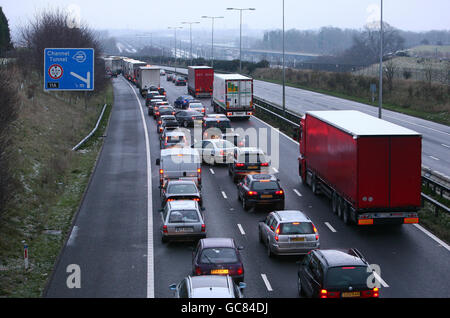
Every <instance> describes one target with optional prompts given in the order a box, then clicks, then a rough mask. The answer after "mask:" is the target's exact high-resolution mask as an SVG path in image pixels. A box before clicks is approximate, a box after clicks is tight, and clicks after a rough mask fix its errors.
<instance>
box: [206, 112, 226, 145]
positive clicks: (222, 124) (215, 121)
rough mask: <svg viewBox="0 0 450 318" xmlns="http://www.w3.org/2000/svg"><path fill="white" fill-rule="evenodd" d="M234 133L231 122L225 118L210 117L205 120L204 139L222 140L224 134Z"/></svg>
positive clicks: (218, 116)
mask: <svg viewBox="0 0 450 318" xmlns="http://www.w3.org/2000/svg"><path fill="white" fill-rule="evenodd" d="M232 131H233V128H231V123H230V120H229V119H228V118H227V117H225V116H220V115H217V116H210V115H208V116H205V118H204V119H203V126H202V133H203V138H204V139H211V138H222V134H224V133H230V132H232Z"/></svg>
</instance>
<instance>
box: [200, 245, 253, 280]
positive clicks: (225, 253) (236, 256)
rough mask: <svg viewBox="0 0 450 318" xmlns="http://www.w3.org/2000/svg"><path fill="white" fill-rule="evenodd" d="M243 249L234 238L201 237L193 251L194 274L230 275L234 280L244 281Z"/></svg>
mask: <svg viewBox="0 0 450 318" xmlns="http://www.w3.org/2000/svg"><path fill="white" fill-rule="evenodd" d="M242 249H243V247H241V246H240V247H237V246H236V244H235V242H234V239H232V238H204V239H201V240H200V241H199V242H198V244H197V247H196V249H195V251H194V252H193V253H192V275H194V276H200V275H229V276H231V277H232V278H233V280H234V281H237V282H242V281H244V264H243V263H242V260H241V255H240V252H239V251H240V250H242Z"/></svg>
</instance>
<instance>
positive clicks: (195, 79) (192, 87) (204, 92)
mask: <svg viewBox="0 0 450 318" xmlns="http://www.w3.org/2000/svg"><path fill="white" fill-rule="evenodd" d="M213 83H214V70H213V68H212V67H209V66H189V67H188V85H187V87H188V93H189V95H192V96H194V97H196V98H197V97H211V96H212V93H213Z"/></svg>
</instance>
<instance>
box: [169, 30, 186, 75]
mask: <svg viewBox="0 0 450 318" xmlns="http://www.w3.org/2000/svg"><path fill="white" fill-rule="evenodd" d="M182 28H183V27H168V29H171V30H174V31H175V73H176V72H177V29H182Z"/></svg>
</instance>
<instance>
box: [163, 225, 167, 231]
mask: <svg viewBox="0 0 450 318" xmlns="http://www.w3.org/2000/svg"><path fill="white" fill-rule="evenodd" d="M163 232H164V233H167V225H163Z"/></svg>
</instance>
